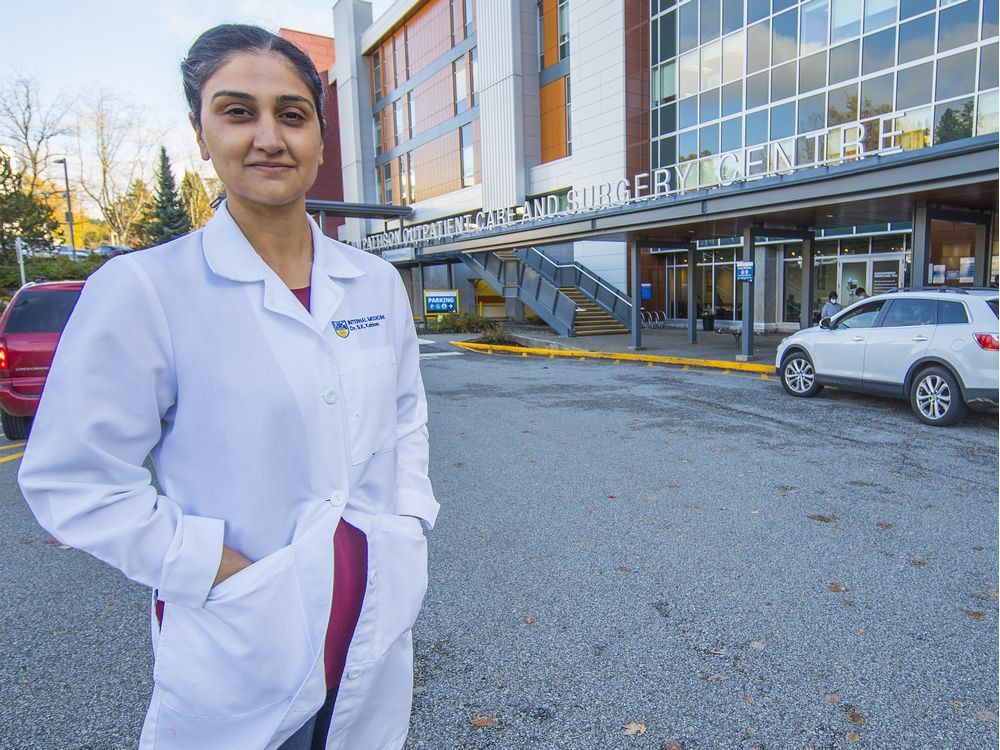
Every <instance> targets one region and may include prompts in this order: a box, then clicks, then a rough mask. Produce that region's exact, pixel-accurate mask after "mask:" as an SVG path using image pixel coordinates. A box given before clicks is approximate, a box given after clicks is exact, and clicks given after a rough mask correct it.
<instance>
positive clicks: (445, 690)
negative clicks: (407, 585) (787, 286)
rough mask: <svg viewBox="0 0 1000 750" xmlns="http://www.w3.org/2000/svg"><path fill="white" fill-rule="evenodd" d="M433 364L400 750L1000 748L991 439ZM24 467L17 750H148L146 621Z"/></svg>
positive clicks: (18, 516)
mask: <svg viewBox="0 0 1000 750" xmlns="http://www.w3.org/2000/svg"><path fill="white" fill-rule="evenodd" d="M424 351H425V352H426V355H428V356H426V358H425V359H424V361H423V363H422V364H423V370H424V378H425V383H426V386H427V390H428V398H429V403H430V408H431V424H430V428H431V439H432V479H433V480H434V483H435V489H436V492H437V494H438V497H439V500H440V502H441V504H442V511H441V515H440V518H439V521H438V526H437V527H436V528H435V530H434V531H433V532H432V533H431V535H430V560H431V583H430V589H429V592H428V595H427V599H426V602H425V606H424V610H423V613H422V614H421V617H420V619H419V620H418V623H417V626H416V628H415V632H414V634H415V647H416V675H417V677H416V687H415V702H414V712H413V719H412V727H411V734H410V739H409V741H408V744H407V747H408V748H413V749H416V748H422V749H424V748H426V749H428V750H430V749H432V748H433V749H434V750H438V749H440V748H446V749H450V748H462V749H463V750H464V749H465V748H484V749H485V748H551V749H553V750H555V749H556V748H558V749H559V750H563V749H565V748H580V749H581V750H591V749H592V750H610V749H613V748H644V749H646V748H648V749H656V750H660V749H662V748H666V749H667V750H678V749H683V750H709V749H711V750H715V749H717V748H726V749H727V750H729V749H732V748H744V749H749V748H754V747H755V748H758V750H777V749H779V748H782V749H783V748H807V747H810V748H813V750H820V749H821V748H887V749H890V748H891V749H893V750H902V749H908V748H915V749H917V748H919V749H923V748H934V749H935V750H936V749H940V748H956V749H962V750H966V749H970V750H975V749H977V748H994V747H996V745H997V690H996V685H997V647H996V644H997V633H998V631H997V470H998V466H997V416H996V413H995V412H993V413H987V414H976V415H973V417H972V418H970V419H969V420H967V421H966V422H965V423H963V424H962V425H959V426H957V427H954V428H948V429H935V428H930V427H926V426H924V425H921V424H920V423H919V422H917V420H916V419H915V418H914V417H913V415H912V414H911V413H910V411H909V409H908V407H907V405H906V404H904V403H902V402H892V401H885V400H881V399H875V398H869V397H864V396H855V395H850V394H846V393H838V392H835V391H832V390H827V391H825V392H824V394H823V395H822V396H821V397H819V398H817V399H812V400H808V401H804V400H799V399H791V398H789V397H787V396H786V395H785V394H784V393H783V391H782V390H781V388H780V385H779V384H778V383H777V381H776V379H774V378H771V379H768V380H764V379H761V378H760V377H759V376H753V375H749V374H738V373H732V374H730V375H722V374H721V373H713V372H708V371H701V370H696V369H692V370H689V371H682V370H680V369H679V368H665V367H652V368H651V367H646V366H644V365H629V364H620V365H613V364H605V363H590V362H586V363H585V362H572V361H570V362H567V361H560V360H548V359H543V358H537V359H535V358H528V359H521V358H518V357H508V356H499V355H495V356H492V357H491V356H483V355H475V354H465V355H457V356H453V355H451V354H450V353H449V352H448V347H447V345H445V344H443V343H441V342H440V341H437V342H436V343H434V344H430V345H427V346H425V347H424ZM441 354H445V355H447V356H432V355H441ZM17 450H18V449H17V448H16V447H14V448H8V447H6V446H2V445H0V459H2V458H3V457H4V456H9V455H12V454H13V453H15V452H17ZM17 464H18V462H17V460H16V459H13V460H10V461H6V462H3V463H0V654H2V655H3V656H2V658H0V747H3V748H17V750H21V749H22V748H23V749H25V750H27V749H28V748H67V749H69V748H101V749H103V748H128V747H134V746H135V741H136V738H137V736H138V729H139V726H140V724H141V720H142V715H143V713H144V710H145V702H146V700H147V698H148V693H149V690H150V683H149V672H150V668H151V667H150V659H149V649H148V609H147V607H148V596H147V594H146V592H145V591H143V590H141V589H140V588H138V587H137V586H135V585H133V584H131V583H129V582H128V581H126V580H125V579H124V578H123V577H122V576H121V575H119V574H117V573H115V572H113V571H111V570H109V569H107V568H105V567H104V566H103V565H101V564H100V563H98V562H96V561H95V560H93V559H91V558H89V557H88V556H86V555H84V554H83V553H80V552H78V551H76V550H71V549H61V548H60V547H59V545H58V544H52V543H49V542H51V540H49V539H48V538H47V535H46V534H45V533H44V532H43V531H41V530H40V529H39V527H38V526H37V525H36V524H35V523H34V521H33V519H32V518H31V517H30V515H29V514H28V512H27V510H26V508H25V507H24V504H23V501H22V500H21V498H20V495H19V493H18V491H17V489H16V485H15V481H14V474H15V471H16V467H17ZM352 750H353V749H352ZM359 750H367V749H359Z"/></svg>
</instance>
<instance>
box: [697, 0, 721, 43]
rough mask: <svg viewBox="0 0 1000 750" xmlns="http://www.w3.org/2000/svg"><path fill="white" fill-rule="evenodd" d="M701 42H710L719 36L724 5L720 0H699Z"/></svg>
mask: <svg viewBox="0 0 1000 750" xmlns="http://www.w3.org/2000/svg"><path fill="white" fill-rule="evenodd" d="M699 4H700V6H701V9H700V14H699V15H700V17H701V18H700V21H701V23H700V27H701V43H702V44H704V43H705V42H710V41H712V40H713V39H718V38H719V29H720V28H721V25H722V7H721V3H720V0H699Z"/></svg>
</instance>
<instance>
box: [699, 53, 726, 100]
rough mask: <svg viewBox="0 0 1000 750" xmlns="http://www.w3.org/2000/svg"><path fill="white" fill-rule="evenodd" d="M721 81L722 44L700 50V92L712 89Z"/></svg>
mask: <svg viewBox="0 0 1000 750" xmlns="http://www.w3.org/2000/svg"><path fill="white" fill-rule="evenodd" d="M721 81H722V43H721V42H712V43H711V44H706V45H705V46H704V47H702V48H701V90H702V91H704V90H705V89H714V88H715V87H716V86H718V85H719V84H720V83H721Z"/></svg>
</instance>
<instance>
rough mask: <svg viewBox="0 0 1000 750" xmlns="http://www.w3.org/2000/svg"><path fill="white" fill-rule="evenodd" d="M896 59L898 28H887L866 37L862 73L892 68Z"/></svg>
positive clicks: (862, 48)
mask: <svg viewBox="0 0 1000 750" xmlns="http://www.w3.org/2000/svg"><path fill="white" fill-rule="evenodd" d="M895 61H896V29H894V28H892V29H886V30H885V31H880V32H878V33H877V34H870V35H868V36H866V37H865V39H864V44H863V45H862V47H861V74H862V75H867V74H868V73H875V72H877V71H879V70H885V69H886V68H891V67H892V66H893V64H894V63H895Z"/></svg>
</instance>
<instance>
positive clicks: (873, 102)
mask: <svg viewBox="0 0 1000 750" xmlns="http://www.w3.org/2000/svg"><path fill="white" fill-rule="evenodd" d="M892 89H893V87H892V73H889V74H887V75H884V76H879V77H878V78H869V79H867V80H865V81H862V82H861V116H862V117H872V116H874V115H884V114H885V113H887V112H892V93H893V91H892ZM871 135H872V136H873V137H874V138H875V139H876V140H877V138H878V132H877V128H876V129H875V130H873V131H872V133H871Z"/></svg>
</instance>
